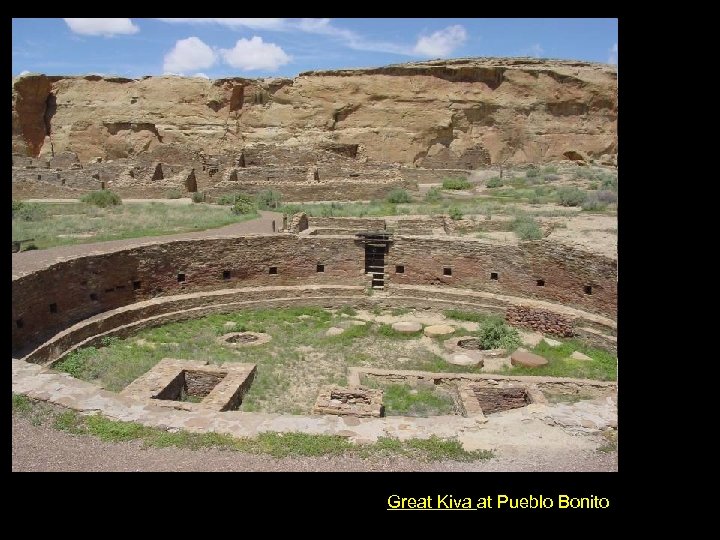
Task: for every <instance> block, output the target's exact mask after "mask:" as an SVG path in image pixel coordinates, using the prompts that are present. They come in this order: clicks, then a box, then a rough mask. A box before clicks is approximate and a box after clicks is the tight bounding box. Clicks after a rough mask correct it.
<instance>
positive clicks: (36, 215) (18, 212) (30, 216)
mask: <svg viewBox="0 0 720 540" xmlns="http://www.w3.org/2000/svg"><path fill="white" fill-rule="evenodd" d="M46 216H47V212H46V211H45V208H43V207H42V205H40V204H37V203H27V202H23V201H13V202H12V218H13V219H17V220H20V221H40V220H42V219H43V218H45V217H46Z"/></svg>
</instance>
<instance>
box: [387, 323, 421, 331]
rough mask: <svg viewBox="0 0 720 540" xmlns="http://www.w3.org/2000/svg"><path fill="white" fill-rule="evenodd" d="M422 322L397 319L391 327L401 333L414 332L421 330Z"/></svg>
mask: <svg viewBox="0 0 720 540" xmlns="http://www.w3.org/2000/svg"><path fill="white" fill-rule="evenodd" d="M422 328H423V327H422V324H420V323H419V322H413V321H399V322H396V323H394V324H393V325H392V329H393V330H395V331H396V332H400V333H401V334H414V333H415V332H419V331H420V330H422Z"/></svg>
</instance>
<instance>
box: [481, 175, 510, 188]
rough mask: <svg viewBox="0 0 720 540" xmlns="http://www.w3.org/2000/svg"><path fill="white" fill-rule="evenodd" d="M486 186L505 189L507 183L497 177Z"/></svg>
mask: <svg viewBox="0 0 720 540" xmlns="http://www.w3.org/2000/svg"><path fill="white" fill-rule="evenodd" d="M485 185H486V186H487V187H489V188H496V187H503V186H504V185H505V183H504V182H503V181H502V179H501V178H500V177H498V176H496V177H495V178H491V179H490V180H488V181H487V183H486V184H485Z"/></svg>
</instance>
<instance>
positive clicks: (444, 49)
mask: <svg viewBox="0 0 720 540" xmlns="http://www.w3.org/2000/svg"><path fill="white" fill-rule="evenodd" d="M466 39H467V32H466V31H465V28H463V27H462V26H460V25H459V24H456V25H453V26H448V27H447V28H443V29H442V30H438V31H437V32H433V33H432V34H430V35H429V36H420V38H419V39H418V41H417V43H416V44H415V47H414V48H413V52H414V53H416V54H418V55H420V56H429V57H433V58H435V57H444V56H449V55H450V54H451V53H452V52H453V51H454V50H455V49H457V48H458V47H459V46H460V45H462V44H463V43H465V40H466Z"/></svg>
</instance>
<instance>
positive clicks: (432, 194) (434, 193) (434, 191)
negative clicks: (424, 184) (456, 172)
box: [425, 187, 442, 203]
mask: <svg viewBox="0 0 720 540" xmlns="http://www.w3.org/2000/svg"><path fill="white" fill-rule="evenodd" d="M440 199H442V190H441V189H440V188H439V187H433V188H430V190H429V191H428V192H427V193H426V194H425V202H431V203H432V202H438V201H440Z"/></svg>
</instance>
